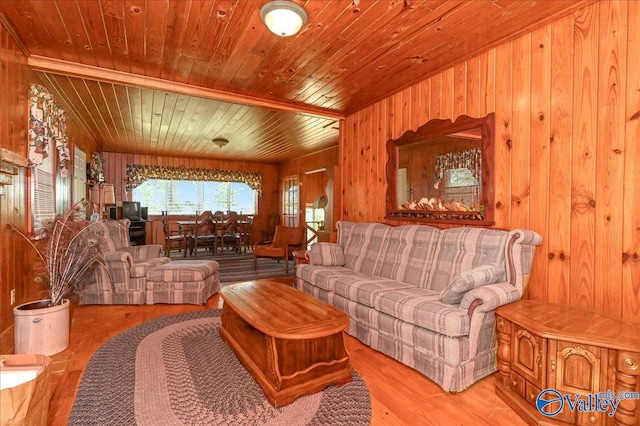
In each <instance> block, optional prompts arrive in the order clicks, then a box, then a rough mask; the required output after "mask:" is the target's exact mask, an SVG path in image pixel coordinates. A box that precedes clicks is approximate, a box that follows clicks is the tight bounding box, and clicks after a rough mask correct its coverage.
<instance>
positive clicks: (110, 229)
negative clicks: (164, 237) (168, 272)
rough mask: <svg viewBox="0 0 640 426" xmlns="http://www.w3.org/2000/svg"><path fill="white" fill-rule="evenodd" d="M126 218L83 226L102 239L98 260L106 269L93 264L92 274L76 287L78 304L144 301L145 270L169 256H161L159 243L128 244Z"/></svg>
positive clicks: (160, 263) (168, 260) (129, 223)
mask: <svg viewBox="0 0 640 426" xmlns="http://www.w3.org/2000/svg"><path fill="white" fill-rule="evenodd" d="M130 225H131V221H130V220H129V219H122V220H117V221H107V222H99V223H97V224H96V225H95V226H91V227H89V228H87V231H86V232H92V233H96V234H98V235H99V236H100V238H101V240H102V241H103V245H102V247H101V251H102V260H103V262H104V264H105V266H106V269H105V268H103V267H100V266H96V267H94V270H93V274H92V275H91V276H90V278H89V279H88V280H87V281H86V282H85V283H83V285H82V286H81V287H80V300H79V303H80V304H130V305H141V304H144V303H145V291H146V284H147V272H148V271H149V269H151V268H154V267H156V266H159V265H163V264H165V263H169V262H170V261H171V259H169V258H168V257H161V254H162V251H163V247H162V246H161V245H159V244H152V245H145V246H131V245H130V242H129V226H130Z"/></svg>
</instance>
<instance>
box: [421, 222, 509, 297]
mask: <svg viewBox="0 0 640 426" xmlns="http://www.w3.org/2000/svg"><path fill="white" fill-rule="evenodd" d="M507 235H508V232H507V231H501V230H497V229H483V228H452V229H446V230H443V231H441V235H440V239H439V240H438V246H437V248H436V254H435V259H434V262H433V270H432V271H431V273H430V274H429V281H428V283H427V287H426V288H427V289H429V290H433V291H437V292H440V291H442V290H443V289H444V288H445V287H447V286H448V285H449V283H450V282H451V281H453V277H454V276H455V275H456V274H458V273H460V272H463V271H468V270H469V269H473V268H476V267H478V266H480V265H487V264H490V263H499V264H504V263H505V260H504V258H505V245H506V241H507Z"/></svg>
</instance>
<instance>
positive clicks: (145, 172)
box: [126, 164, 262, 195]
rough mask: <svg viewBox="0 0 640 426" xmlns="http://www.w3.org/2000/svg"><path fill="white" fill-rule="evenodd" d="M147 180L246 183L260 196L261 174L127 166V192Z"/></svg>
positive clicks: (136, 165)
mask: <svg viewBox="0 0 640 426" xmlns="http://www.w3.org/2000/svg"><path fill="white" fill-rule="evenodd" d="M149 179H167V180H203V181H217V182H241V183H246V184H247V185H248V186H249V187H250V188H251V189H253V190H254V191H256V192H257V193H258V195H262V174H261V173H258V172H240V171H235V170H209V169H187V168H186V167H163V166H143V165H139V164H127V182H126V190H127V192H131V191H133V188H136V187H138V186H139V185H141V184H142V183H143V182H145V181H146V180H149Z"/></svg>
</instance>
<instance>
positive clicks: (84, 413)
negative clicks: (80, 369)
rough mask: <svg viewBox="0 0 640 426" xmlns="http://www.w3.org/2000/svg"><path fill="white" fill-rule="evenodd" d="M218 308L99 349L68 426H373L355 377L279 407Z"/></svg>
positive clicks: (165, 321)
mask: <svg viewBox="0 0 640 426" xmlns="http://www.w3.org/2000/svg"><path fill="white" fill-rule="evenodd" d="M220 313H221V311H220V310H207V311H199V312H192V313H186V314H181V315H173V316H165V317H160V318H157V319H154V320H151V321H148V322H146V323H144V324H141V325H139V326H136V327H133V328H131V329H129V330H127V331H125V332H123V333H121V334H119V335H117V336H115V337H114V338H112V339H111V340H109V341H108V342H107V343H105V344H104V345H103V346H102V347H101V348H100V349H98V350H97V351H96V353H95V354H94V355H93V357H92V358H91V360H90V361H89V363H88V364H87V368H86V370H85V372H84V375H83V376H82V381H81V382H80V387H79V388H78V395H77V397H76V400H75V402H74V405H73V410H72V411H71V416H70V418H69V423H68V424H69V425H82V426H86V425H101V426H103V425H135V424H137V425H149V426H151V425H153V426H160V425H225V426H226V425H286V426H296V425H367V424H369V422H370V419H371V400H370V397H369V391H368V389H367V386H366V384H365V383H364V380H362V377H360V376H359V375H358V373H357V372H355V371H354V373H353V381H352V382H350V383H348V384H345V385H343V386H339V387H338V386H329V387H328V388H326V389H325V390H324V391H322V392H320V393H317V394H314V395H308V396H303V397H301V398H298V399H297V400H296V401H295V402H294V403H292V404H290V405H287V406H285V407H282V408H274V407H273V406H272V405H271V404H269V402H268V401H267V400H266V398H265V397H264V394H263V393H262V390H261V389H260V387H259V386H258V384H257V383H256V382H255V381H254V380H253V378H252V377H251V375H250V374H249V372H247V370H245V369H244V367H242V365H241V364H240V362H239V361H238V360H237V358H236V356H235V354H234V353H233V351H232V350H231V349H230V348H229V347H228V346H227V344H226V343H224V342H223V341H222V339H220V336H219V333H218V327H219V325H220Z"/></svg>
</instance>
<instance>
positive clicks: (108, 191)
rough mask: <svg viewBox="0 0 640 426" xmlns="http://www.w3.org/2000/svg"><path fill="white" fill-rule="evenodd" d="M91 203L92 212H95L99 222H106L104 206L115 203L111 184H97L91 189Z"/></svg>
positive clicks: (114, 193) (114, 194)
mask: <svg viewBox="0 0 640 426" xmlns="http://www.w3.org/2000/svg"><path fill="white" fill-rule="evenodd" d="M91 203H92V204H93V211H97V212H98V215H99V220H106V219H107V214H106V211H105V206H108V205H114V204H115V203H116V192H115V189H114V187H113V184H112V183H99V184H96V185H93V186H92V187H91ZM96 205H97V206H98V209H97V210H96Z"/></svg>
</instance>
